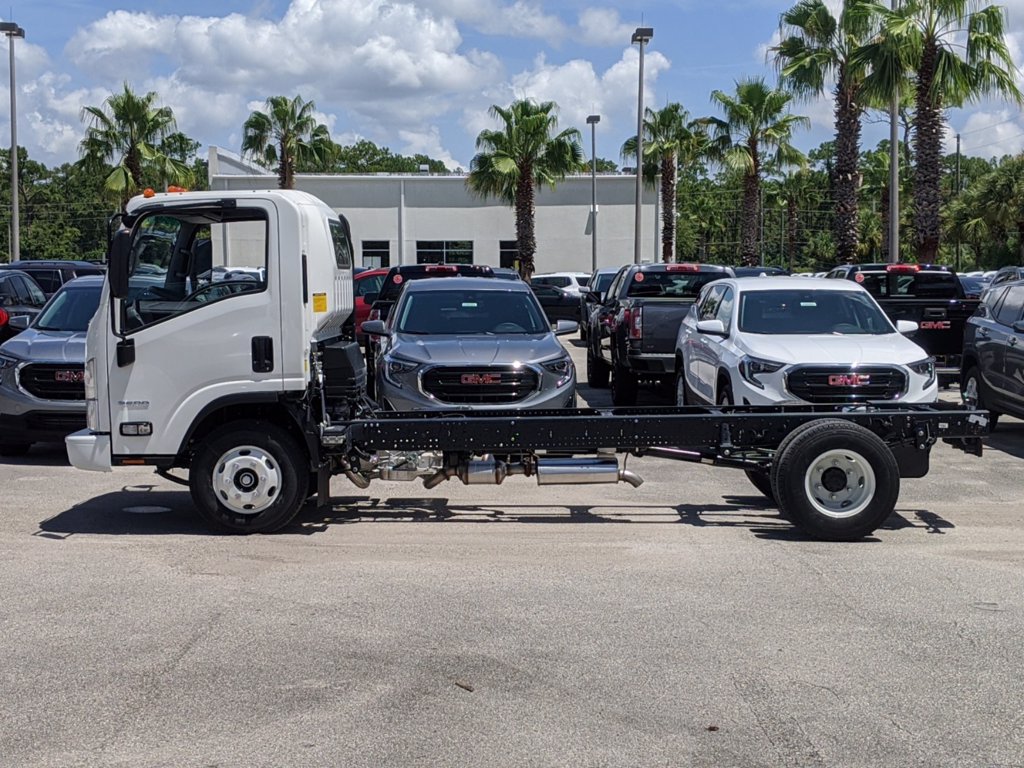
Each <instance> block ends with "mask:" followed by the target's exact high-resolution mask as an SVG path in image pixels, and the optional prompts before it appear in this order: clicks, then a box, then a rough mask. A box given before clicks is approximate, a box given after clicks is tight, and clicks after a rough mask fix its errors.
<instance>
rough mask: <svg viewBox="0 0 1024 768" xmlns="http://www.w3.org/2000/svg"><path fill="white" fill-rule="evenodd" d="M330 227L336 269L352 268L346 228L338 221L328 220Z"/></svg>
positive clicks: (349, 241)
mask: <svg viewBox="0 0 1024 768" xmlns="http://www.w3.org/2000/svg"><path fill="white" fill-rule="evenodd" d="M328 226H329V227H330V229H331V243H332V244H333V245H334V261H335V263H336V264H337V265H338V269H352V240H351V239H350V238H349V236H348V231H347V228H346V227H345V226H344V225H343V224H342V223H341V222H340V221H333V220H332V221H328Z"/></svg>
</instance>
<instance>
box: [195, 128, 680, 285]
mask: <svg viewBox="0 0 1024 768" xmlns="http://www.w3.org/2000/svg"><path fill="white" fill-rule="evenodd" d="M209 160H210V168H209V174H210V179H209V181H210V188H211V189H223V190H244V189H267V188H274V187H276V186H277V177H276V176H275V175H273V174H268V173H267V172H266V171H265V170H263V169H260V168H256V167H254V166H251V165H249V164H248V163H246V162H244V161H243V160H242V159H241V158H239V157H238V155H235V154H233V153H231V152H227V151H225V150H223V149H220V148H217V147H211V149H210V155H209ZM295 187H296V188H297V189H301V190H303V191H305V192H309V193H310V194H313V195H316V196H317V197H319V198H320V199H321V200H323V201H324V202H325V203H327V204H328V205H329V206H331V207H332V208H334V209H335V210H336V211H338V212H339V213H341V214H343V215H344V216H345V217H346V218H347V219H348V221H349V224H350V225H351V227H352V239H353V241H354V245H355V249H356V263H357V264H362V265H363V266H394V265H396V264H416V263H431V262H442V261H446V262H450V263H473V264H489V265H491V266H514V261H515V258H516V243H515V238H516V229H515V214H514V212H513V209H512V207H511V206H509V205H508V204H506V203H505V202H503V201H501V200H498V199H494V198H491V199H487V200H483V199H481V198H479V197H477V196H476V195H474V194H473V193H472V192H470V191H469V189H468V188H467V187H466V177H465V176H463V175H452V176H435V175H428V174H422V175H412V174H409V175H399V174H380V175H344V174H342V175H328V174H300V175H298V176H296V179H295ZM635 192H636V177H635V176H633V175H624V174H604V175H598V177H597V206H598V215H597V224H598V229H597V232H598V237H597V259H598V266H600V267H618V266H621V265H623V264H627V263H631V262H632V261H633V233H634V218H635V208H634V199H635ZM535 199H536V220H535V221H536V238H537V256H536V268H537V272H564V271H573V272H590V271H591V263H592V241H591V220H590V219H591V217H590V206H591V177H590V176H589V175H580V176H570V177H568V178H566V179H565V180H564V181H562V182H559V184H558V186H557V188H556V189H555V190H554V191H552V190H551V189H548V188H546V187H545V188H542V189H540V190H537V193H536V198H535ZM642 216H643V218H642V229H643V231H642V234H641V259H642V260H643V261H658V260H659V259H660V253H661V245H660V235H659V232H660V221H659V217H660V211H659V205H658V194H657V190H656V188H654V187H647V186H645V188H644V192H643V204H642Z"/></svg>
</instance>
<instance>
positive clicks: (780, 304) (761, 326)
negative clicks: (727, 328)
mask: <svg viewBox="0 0 1024 768" xmlns="http://www.w3.org/2000/svg"><path fill="white" fill-rule="evenodd" d="M739 328H740V330H741V331H743V332H744V333H763V334H783V335H820V334H829V335H839V336H846V335H882V334H886V333H895V329H894V328H893V326H892V323H890V322H889V319H888V318H887V317H886V316H885V314H884V313H883V312H882V311H881V310H880V309H879V308H878V305H877V304H875V303H874V302H873V301H872V300H871V298H870V297H869V296H866V295H865V294H863V293H861V292H859V291H858V292H853V291H849V292H847V291H814V290H789V289H787V290H781V291H747V292H744V293H742V294H741V295H740V315H739Z"/></svg>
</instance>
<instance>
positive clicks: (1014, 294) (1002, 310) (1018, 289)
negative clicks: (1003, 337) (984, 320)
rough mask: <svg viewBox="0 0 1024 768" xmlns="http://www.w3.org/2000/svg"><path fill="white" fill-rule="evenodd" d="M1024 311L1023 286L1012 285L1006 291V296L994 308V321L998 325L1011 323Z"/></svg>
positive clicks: (1019, 317)
mask: <svg viewBox="0 0 1024 768" xmlns="http://www.w3.org/2000/svg"><path fill="white" fill-rule="evenodd" d="M1022 312H1024V286H1014V287H1012V288H1010V289H1009V290H1008V291H1007V292H1006V298H1005V299H1004V300H1003V303H1002V304H1000V305H999V307H998V308H997V309H996V322H998V323H999V324H1000V325H1007V326H1009V325H1013V324H1014V323H1016V322H1017V321H1018V320H1020V319H1021V313H1022Z"/></svg>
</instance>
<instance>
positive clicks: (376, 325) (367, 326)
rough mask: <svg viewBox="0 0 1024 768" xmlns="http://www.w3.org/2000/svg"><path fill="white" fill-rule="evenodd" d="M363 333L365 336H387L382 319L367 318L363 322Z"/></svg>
mask: <svg viewBox="0 0 1024 768" xmlns="http://www.w3.org/2000/svg"><path fill="white" fill-rule="evenodd" d="M362 331H363V333H365V334H366V335H367V336H387V335H388V329H387V327H386V326H385V325H384V321H383V320H367V321H366V322H365V323H363V327H362Z"/></svg>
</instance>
